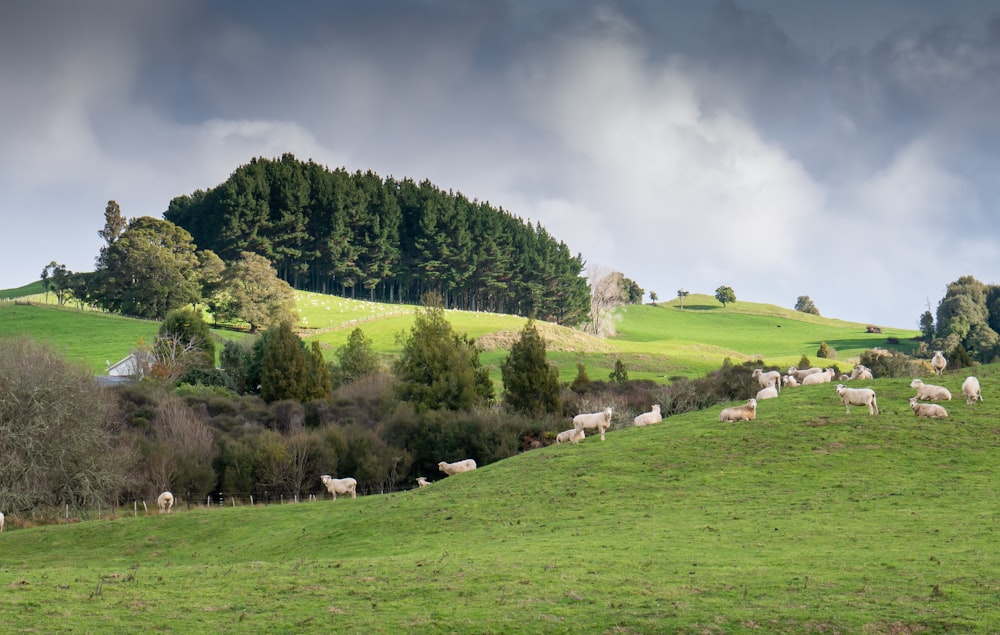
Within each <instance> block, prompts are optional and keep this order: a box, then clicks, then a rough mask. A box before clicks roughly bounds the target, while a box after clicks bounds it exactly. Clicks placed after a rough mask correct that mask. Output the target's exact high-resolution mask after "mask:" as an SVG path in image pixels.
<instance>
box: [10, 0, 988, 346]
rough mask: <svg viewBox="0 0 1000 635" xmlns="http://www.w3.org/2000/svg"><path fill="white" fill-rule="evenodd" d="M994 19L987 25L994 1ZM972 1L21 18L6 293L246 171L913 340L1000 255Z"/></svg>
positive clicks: (86, 6)
mask: <svg viewBox="0 0 1000 635" xmlns="http://www.w3.org/2000/svg"><path fill="white" fill-rule="evenodd" d="M991 5H992V6H991ZM998 113H1000V7H997V6H996V4H995V3H994V2H986V1H982V2H980V1H977V0H956V1H952V2H937V1H936V0H934V1H932V0H883V1H881V2H871V1H870V0H857V1H855V0H849V1H842V2H819V1H815V2H814V1H805V0H756V1H751V0H724V1H719V2H715V1H712V0H709V1H705V2H701V1H694V0H691V1H676V2H661V1H659V0H648V1H640V0H620V1H599V2H587V1H585V0H565V1H550V2H545V1H540V0H523V1H513V0H512V1H507V2H504V1H502V0H488V1H486V0H484V1H482V2H473V1H471V0H440V1H438V0H421V1H408V2H403V1H399V0H380V1H378V2H354V1H343V2H336V1H333V0H317V1H314V2H295V1H289V2H282V3H277V2H269V1H263V0H260V1H248V0H232V1H222V0H213V1H209V0H171V1H170V2H160V1H156V2H152V1H138V0H117V1H115V0H100V1H92V2H78V1H76V0H64V1H59V2H53V1H50V0H15V1H14V2H4V3H2V5H0V215H2V219H3V225H2V227H3V230H2V236H3V238H2V248H0V288H9V287H17V286H20V285H22V284H26V283H28V282H31V281H33V280H36V279H38V277H39V274H40V273H41V271H42V268H43V267H44V266H45V265H46V264H48V263H49V262H50V261H52V260H56V261H58V262H60V263H63V264H65V265H66V266H67V267H69V268H70V269H71V270H73V271H90V270H92V269H93V265H94V258H95V256H96V255H97V253H98V250H99V249H100V245H101V239H100V238H99V237H98V236H97V231H98V230H99V229H101V227H102V226H103V222H104V207H105V205H106V204H107V201H108V200H109V199H115V200H117V201H118V203H119V204H120V205H121V208H122V211H123V213H124V214H125V215H126V216H128V217H130V218H131V217H135V216H143V215H150V216H156V217H160V216H161V215H162V213H163V212H164V210H166V208H167V205H168V203H169V202H170V199H171V198H173V197H174V196H178V195H181V194H188V193H191V192H193V191H194V190H196V189H199V188H201V189H206V188H209V187H214V186H216V185H218V184H219V183H221V182H223V181H224V180H225V179H226V178H228V176H229V175H230V174H231V173H232V172H233V171H234V170H235V169H236V168H237V167H239V166H240V165H242V164H245V163H247V162H248V161H249V160H250V159H251V158H253V157H257V156H265V157H278V156H280V155H281V154H282V153H284V152H291V153H293V154H295V155H296V157H298V158H299V159H302V160H307V159H313V160H315V161H316V162H318V163H320V164H323V165H326V166H328V167H329V168H331V169H333V168H336V167H345V168H347V169H348V170H349V171H352V172H353V171H355V170H363V171H364V170H372V171H374V172H375V173H377V174H379V175H381V176H383V177H386V176H394V177H396V178H404V177H410V178H413V179H414V180H417V181H420V180H423V179H430V180H431V181H432V182H433V183H434V184H435V185H437V186H438V187H440V188H442V189H444V190H453V191H457V192H462V193H463V194H465V195H466V196H468V197H469V198H476V199H480V200H486V201H489V202H490V203H491V204H493V205H494V206H496V207H502V208H503V209H505V210H507V211H509V212H511V213H513V214H515V215H517V216H520V217H522V218H524V219H528V220H530V221H532V222H535V221H538V222H541V224H542V225H543V226H545V228H546V229H548V230H549V232H550V233H551V234H553V235H554V236H555V237H557V238H558V239H560V240H563V241H565V242H566V244H567V245H568V246H569V248H570V250H571V251H572V252H573V253H574V254H575V253H581V254H582V255H583V257H584V259H585V260H586V261H587V263H588V264H589V265H590V266H593V267H599V268H602V269H606V270H612V269H614V270H619V271H622V272H623V273H624V274H625V275H626V276H627V277H629V278H631V279H633V280H635V281H636V282H637V283H638V284H639V285H640V286H641V287H643V288H644V289H646V291H647V292H649V291H654V292H655V293H656V294H657V295H658V296H659V298H660V299H661V300H666V299H670V298H673V297H676V294H677V290H678V289H682V288H683V289H686V290H688V291H690V292H693V293H708V294H712V293H714V291H715V289H716V288H717V287H718V286H720V285H723V284H725V285H729V286H731V287H732V288H733V289H734V290H735V292H736V296H737V298H738V300H746V301H754V302H771V303H775V304H779V305H782V306H785V307H792V306H793V305H794V304H795V300H796V298H797V297H798V296H800V295H808V296H810V297H811V298H812V300H813V301H814V302H815V303H816V305H817V307H818V308H819V309H820V311H821V313H822V314H823V315H827V316H830V317H838V318H843V319H848V320H855V321H860V322H871V323H876V324H882V325H887V326H896V327H906V328H916V327H917V320H918V318H919V315H920V313H921V312H923V311H924V310H926V308H927V304H928V302H930V305H931V308H932V309H935V310H936V307H937V303H938V301H939V300H940V299H941V297H942V296H943V295H944V291H945V286H946V285H947V284H948V283H949V282H951V281H953V280H956V279H957V278H958V277H960V276H962V275H967V274H968V275H973V276H975V277H977V278H978V279H979V280H981V281H983V282H987V283H995V282H1000V280H998V279H997V276H996V273H995V272H997V271H998V264H1000V231H998V230H997V229H995V223H996V222H997V221H998V220H1000V209H998V202H997V201H998V193H1000V115H998Z"/></svg>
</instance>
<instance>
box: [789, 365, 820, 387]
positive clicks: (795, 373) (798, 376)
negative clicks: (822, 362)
mask: <svg viewBox="0 0 1000 635" xmlns="http://www.w3.org/2000/svg"><path fill="white" fill-rule="evenodd" d="M821 372H823V369H822V368H819V367H818V366H813V367H812V368H806V369H805V370H799V369H798V368H796V367H795V366H792V367H791V368H789V369H788V374H789V375H791V376H792V377H794V378H795V381H797V382H799V384H801V383H802V380H803V379H805V378H806V377H808V376H809V375H814V374H816V373H821Z"/></svg>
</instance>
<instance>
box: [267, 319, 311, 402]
mask: <svg viewBox="0 0 1000 635" xmlns="http://www.w3.org/2000/svg"><path fill="white" fill-rule="evenodd" d="M260 346H261V353H260V396H261V398H262V399H263V400H264V401H267V402H268V403H270V402H272V401H279V400H282V399H299V398H300V397H301V395H302V394H303V392H304V390H305V388H306V385H307V378H306V373H307V365H306V356H305V352H304V351H303V346H302V340H301V339H299V336H298V335H296V334H295V333H294V332H293V331H292V325H291V323H290V322H281V323H279V324H277V325H276V326H272V327H271V328H269V329H267V331H266V332H265V333H264V336H263V337H261V339H260Z"/></svg>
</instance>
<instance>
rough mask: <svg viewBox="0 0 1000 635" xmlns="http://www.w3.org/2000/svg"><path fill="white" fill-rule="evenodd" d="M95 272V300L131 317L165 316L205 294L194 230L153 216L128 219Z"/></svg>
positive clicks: (105, 252) (100, 260)
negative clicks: (187, 229)
mask: <svg viewBox="0 0 1000 635" xmlns="http://www.w3.org/2000/svg"><path fill="white" fill-rule="evenodd" d="M95 275H96V276H97V285H96V290H95V292H94V293H95V299H96V300H97V302H98V303H99V304H100V305H101V306H102V307H104V308H105V309H108V310H110V311H117V312H121V313H125V314H128V315H135V316H138V317H145V318H155V319H162V318H163V317H164V316H166V314H167V312H168V311H170V310H171V309H174V308H177V307H180V306H184V305H185V304H191V303H194V302H197V301H198V300H199V298H200V297H201V294H200V291H201V289H200V286H199V284H198V277H199V276H198V258H197V256H196V255H195V245H194V242H193V241H192V240H191V234H189V233H187V231H185V230H184V229H182V228H180V227H178V226H176V225H174V224H173V223H170V222H168V221H165V220H159V219H156V218H151V217H149V216H143V217H140V218H135V219H132V220H131V221H129V223H128V227H127V228H126V229H125V231H124V232H122V234H121V235H120V236H119V237H118V238H117V239H116V240H115V241H114V242H113V243H111V244H110V245H109V246H108V247H107V250H106V251H104V253H103V257H102V258H101V259H99V262H98V267H97V270H96V271H95Z"/></svg>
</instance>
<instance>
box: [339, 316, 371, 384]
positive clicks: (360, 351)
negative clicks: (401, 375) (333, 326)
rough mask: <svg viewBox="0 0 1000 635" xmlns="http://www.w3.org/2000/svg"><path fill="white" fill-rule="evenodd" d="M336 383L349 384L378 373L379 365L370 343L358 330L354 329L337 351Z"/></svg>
mask: <svg viewBox="0 0 1000 635" xmlns="http://www.w3.org/2000/svg"><path fill="white" fill-rule="evenodd" d="M337 362H338V366H339V368H338V377H337V379H338V382H339V383H341V384H347V383H350V382H352V381H354V380H356V379H358V378H359V377H364V376H365V375H373V374H375V373H377V372H378V371H379V368H380V367H381V363H380V362H379V357H378V353H376V352H375V349H374V347H373V346H372V341H371V340H370V339H368V337H366V336H365V332H364V331H362V330H361V329H360V328H355V329H354V330H353V331H351V334H350V335H349V336H348V338H347V343H346V344H344V345H343V346H341V347H340V348H338V349H337Z"/></svg>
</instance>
